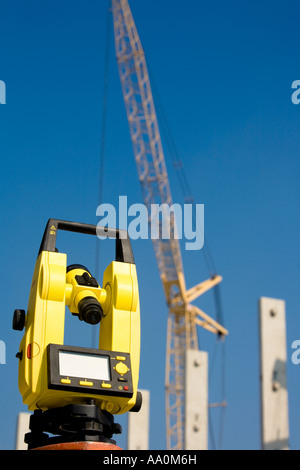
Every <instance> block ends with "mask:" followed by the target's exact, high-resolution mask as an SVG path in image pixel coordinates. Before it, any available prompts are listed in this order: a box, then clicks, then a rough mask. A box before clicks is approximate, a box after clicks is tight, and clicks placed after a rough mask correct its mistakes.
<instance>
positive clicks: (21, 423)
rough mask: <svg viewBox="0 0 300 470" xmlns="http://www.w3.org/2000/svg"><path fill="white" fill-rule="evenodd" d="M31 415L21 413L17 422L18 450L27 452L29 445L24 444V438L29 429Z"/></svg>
mask: <svg viewBox="0 0 300 470" xmlns="http://www.w3.org/2000/svg"><path fill="white" fill-rule="evenodd" d="M30 415H31V413H19V414H18V422H17V439H16V450H27V447H28V446H27V444H25V442H24V436H25V434H26V433H27V432H30V429H29V419H30Z"/></svg>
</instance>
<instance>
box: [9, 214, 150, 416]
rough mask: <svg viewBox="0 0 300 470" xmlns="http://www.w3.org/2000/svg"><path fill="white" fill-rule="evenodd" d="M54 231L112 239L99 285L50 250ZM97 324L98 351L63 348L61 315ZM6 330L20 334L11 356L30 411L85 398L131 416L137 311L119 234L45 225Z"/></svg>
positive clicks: (130, 266)
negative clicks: (27, 284) (22, 298)
mask: <svg viewBox="0 0 300 470" xmlns="http://www.w3.org/2000/svg"><path fill="white" fill-rule="evenodd" d="M58 230H65V231H71V232H77V233H85V234H89V235H98V236H102V237H108V238H115V240H116V257H115V261H112V262H111V263H110V264H109V266H108V267H107V268H106V270H105V272H104V274H103V282H102V287H100V285H99V284H98V282H97V280H96V279H95V278H94V277H93V276H92V275H91V273H90V272H89V270H88V269H87V268H85V267H84V266H82V265H71V266H67V255H66V254H64V253H59V252H58V251H57V249H56V235H57V231H58ZM66 306H68V308H69V310H70V312H71V313H72V314H73V315H76V316H78V317H79V319H80V320H82V321H85V322H87V323H90V324H97V323H100V333H99V348H98V349H95V348H82V347H77V346H76V345H70V346H68V345H64V324H65V310H66V308H65V307H66ZM13 328H14V329H16V330H23V329H24V328H25V332H24V335H23V338H22V340H21V343H20V347H19V352H18V354H17V357H18V358H19V390H20V392H21V395H22V397H23V402H24V403H25V404H26V405H28V409H29V410H30V411H33V410H37V409H38V410H42V411H44V410H49V409H52V408H57V407H62V406H65V405H68V404H74V403H76V404H78V403H87V401H88V400H89V399H92V400H93V403H95V404H96V405H97V406H98V407H99V408H100V409H101V410H105V411H106V412H108V413H111V414H122V413H125V412H127V411H129V410H131V411H133V410H137V409H138V407H139V405H140V403H139V402H140V399H141V397H140V394H139V392H138V391H137V387H138V378H139V361H140V306H139V292H138V281H137V273H136V266H135V263H134V258H133V254H132V249H131V244H130V240H129V237H128V235H127V232H125V231H121V230H118V229H110V228H103V227H99V226H95V225H88V224H81V223H75V222H69V221H62V220H56V219H49V221H48V223H47V226H46V229H45V232H44V236H43V240H42V243H41V247H40V250H39V253H38V257H37V261H36V265H35V269H34V273H33V278H32V284H31V290H30V296H29V302H28V308H27V312H26V313H25V311H24V310H15V312H14V318H13Z"/></svg>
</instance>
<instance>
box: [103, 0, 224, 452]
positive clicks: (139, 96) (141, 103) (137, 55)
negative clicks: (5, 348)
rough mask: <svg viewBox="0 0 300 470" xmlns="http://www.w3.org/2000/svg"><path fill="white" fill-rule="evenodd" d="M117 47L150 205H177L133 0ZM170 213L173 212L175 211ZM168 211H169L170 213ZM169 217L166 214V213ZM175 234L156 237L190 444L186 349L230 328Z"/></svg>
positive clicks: (172, 442) (172, 441)
mask: <svg viewBox="0 0 300 470" xmlns="http://www.w3.org/2000/svg"><path fill="white" fill-rule="evenodd" d="M112 12H113V24H114V38H115V52H116V58H117V63H118V69H119V75H120V81H121V86H122V92H123V98H124V102H125V107H126V113H127V119H128V123H129V129H130V135H131V140H132V145H133V151H134V156H135V160H136V166H137V172H138V177H139V181H140V185H141V189H142V195H143V199H144V203H145V205H146V207H147V208H148V209H149V212H148V213H150V208H151V205H152V204H159V205H160V206H161V207H166V206H167V207H171V206H172V196H171V190H170V184H169V179H168V173H167V168H166V163H165V157H164V152H163V146H162V141H161V136H160V131H159V126H158V120H157V115H156V110H155V106H154V100H153V95H152V90H151V86H150V80H149V73H148V69H147V64H146V59H145V54H144V51H143V48H142V44H141V41H140V37H139V35H138V31H137V28H136V25H135V22H134V19H133V16H132V12H131V9H130V6H129V4H128V0H112ZM169 214H170V212H169ZM165 215H166V214H165ZM163 216H164V215H163ZM169 223H170V237H169V238H168V239H163V238H162V237H160V238H158V239H153V240H152V243H153V248H154V253H155V257H156V262H157V265H158V270H159V273H160V279H161V282H162V285H163V289H164V294H165V298H166V303H167V305H168V320H167V344H166V369H165V398H166V438H167V448H168V449H178V450H181V449H184V422H185V410H184V379H185V352H186V350H187V349H196V350H197V349H198V338H197V325H200V326H201V327H203V328H206V329H207V330H209V331H211V332H213V333H215V334H218V335H221V336H225V335H227V333H228V332H227V330H226V329H225V328H224V327H223V326H222V325H221V324H220V323H218V322H217V321H215V320H214V319H213V318H212V317H210V316H209V315H207V314H206V313H205V312H203V311H202V310H201V309H200V308H198V307H197V306H196V305H194V304H193V303H192V302H193V301H194V300H195V299H196V298H198V297H199V296H201V295H202V294H204V292H207V291H208V290H210V289H212V288H213V287H214V286H216V285H217V284H219V283H220V282H221V281H222V277H221V276H219V275H215V276H213V277H212V278H209V279H207V280H205V281H203V282H200V283H199V284H197V285H196V286H194V287H192V288H190V289H187V288H186V283H185V276H184V270H183V263H182V256H181V250H180V245H179V241H178V239H177V238H176V236H175V230H176V227H175V220H174V217H172V214H171V216H170V219H169Z"/></svg>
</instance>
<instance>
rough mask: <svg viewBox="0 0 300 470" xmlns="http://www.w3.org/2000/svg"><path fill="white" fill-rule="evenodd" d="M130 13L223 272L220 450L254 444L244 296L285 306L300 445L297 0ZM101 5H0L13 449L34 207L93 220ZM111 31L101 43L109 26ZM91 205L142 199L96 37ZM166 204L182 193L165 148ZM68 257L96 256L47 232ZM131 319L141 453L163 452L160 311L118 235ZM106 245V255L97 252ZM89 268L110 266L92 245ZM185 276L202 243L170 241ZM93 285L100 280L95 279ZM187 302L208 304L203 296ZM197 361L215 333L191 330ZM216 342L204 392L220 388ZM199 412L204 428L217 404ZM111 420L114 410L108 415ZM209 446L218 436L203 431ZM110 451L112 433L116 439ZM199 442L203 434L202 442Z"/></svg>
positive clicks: (159, 300)
mask: <svg viewBox="0 0 300 470" xmlns="http://www.w3.org/2000/svg"><path fill="white" fill-rule="evenodd" d="M130 4H131V8H132V11H133V14H134V17H135V21H136V24H137V27H138V30H139V33H140V37H141V40H142V43H143V46H144V49H145V51H146V54H147V60H148V62H149V65H150V68H151V71H152V74H153V76H154V77H155V83H156V86H157V88H158V90H159V95H160V98H161V100H162V101H163V104H164V108H165V111H166V114H167V116H168V121H169V124H170V127H171V128H172V131H173V134H174V136H176V143H177V146H178V148H179V151H180V154H181V158H182V161H183V162H184V167H185V171H186V175H187V177H188V179H189V182H190V186H191V188H192V191H193V194H194V196H195V199H196V201H197V202H198V203H203V204H204V205H205V235H206V236H207V239H208V240H209V244H210V248H211V251H212V254H213V257H214V260H215V263H216V265H217V268H218V272H219V274H221V275H222V276H223V278H224V281H223V283H222V288H221V292H222V301H223V311H224V316H225V322H226V327H227V328H228V329H229V331H230V336H229V337H228V339H227V341H226V383H227V393H226V398H227V401H228V408H227V410H226V420H225V428H224V445H223V448H226V449H230V448H231V449H256V448H259V432H260V425H259V358H258V308H257V303H258V299H259V297H261V296H267V297H276V298H281V299H284V300H285V301H286V313H287V346H288V386H289V405H290V443H291V447H292V448H294V449H299V448H300V432H299V426H298V423H299V421H300V405H299V394H300V381H299V377H300V365H299V366H298V367H297V366H295V365H293V364H292V362H291V360H290V356H291V353H292V350H291V348H290V346H291V343H292V341H294V340H295V339H299V338H300V316H299V313H300V312H299V304H300V289H299V280H300V276H299V275H300V272H299V269H300V268H299V266H300V264H299V261H300V250H299V232H300V224H299V203H300V191H299V176H300V164H299V150H300V133H299V129H300V127H299V123H300V105H298V106H296V105H294V104H293V103H292V101H291V95H292V89H291V84H292V82H293V81H294V80H299V79H300V67H299V65H300V64H299V39H300V38H299V13H300V11H299V10H300V9H299V2H297V1H296V0H286V1H266V0H263V1H258V0H253V1H249V0H246V1H243V2H240V1H238V0H228V1H227V2H223V1H221V0H213V1H211V2H203V1H198V0H191V1H190V2H188V3H187V2H183V1H181V0H176V1H174V0H173V1H171V0H163V1H161V0H151V1H150V0H143V1H142V2H140V1H137V0H132V1H131V2H130ZM106 5H107V2H106V1H99V0H98V1H96V0H88V1H86V0H85V1H83V0H77V1H76V2H74V1H69V0H62V1H60V2H58V1H57V0H55V1H51V2H50V1H49V0H45V1H43V2H39V1H37V0H28V1H27V2H23V1H20V0H16V1H14V2H10V1H8V0H5V1H3V2H2V3H1V10H0V15H1V20H2V21H1V30H0V44H1V46H0V80H3V81H4V82H5V83H6V88H7V97H6V101H7V104H6V105H3V106H1V107H0V136H1V137H0V155H1V164H2V168H1V219H2V227H1V228H2V229H1V231H0V241H1V260H2V299H1V311H2V314H1V316H0V340H2V341H4V342H5V344H6V364H5V365H4V364H2V365H0V383H1V388H0V442H1V448H3V449H12V448H14V446H15V433H16V419H17V414H18V412H19V411H25V410H26V408H25V407H24V406H23V404H22V400H21V396H20V393H19V391H18V387H17V374H18V371H17V367H18V363H17V359H16V358H15V354H16V352H17V350H18V347H19V342H20V340H21V336H22V333H20V332H16V331H13V330H12V328H11V323H12V314H13V311H14V309H15V308H24V309H26V307H27V302H28V295H29V289H30V284H31V277H32V274H33V269H34V264H35V260H36V254H37V250H38V248H39V244H40V241H41V237H42V234H43V230H44V227H45V224H46V221H47V219H48V218H49V217H52V218H58V219H67V220H75V221H79V222H85V223H97V218H96V207H97V202H98V181H99V165H100V161H99V155H100V139H101V115H102V100H103V78H104V55H105V29H106ZM111 41H113V38H112V37H111ZM111 46H112V47H111V60H110V74H109V90H108V116H107V132H106V155H105V163H104V185H103V202H106V203H112V204H116V203H117V201H118V196H119V195H127V196H128V203H129V204H132V203H135V202H142V196H141V191H140V187H139V183H138V178H137V172H136V166H135V161H134V156H133V152H132V147H131V142H130V137H129V131H128V124H127V120H126V114H125V107H124V103H123V98H122V93H121V87H120V83H119V76H118V71H117V66H116V61H115V58H114V49H113V43H111ZM166 161H167V165H168V170H169V177H170V182H171V187H172V194H173V200H174V202H179V203H181V202H182V197H181V193H180V188H179V186H178V183H177V179H176V175H175V174H174V171H173V168H172V165H171V161H170V159H169V158H168V157H167V156H166ZM58 247H59V249H60V251H64V250H66V251H67V253H68V254H69V255H70V256H69V261H70V263H71V262H78V263H82V264H86V265H88V266H89V267H90V269H91V270H93V269H94V266H95V243H94V240H91V239H90V238H86V237H85V238H84V237H83V238H81V237H78V238H76V236H71V235H68V236H62V237H61V245H60V244H59V243H58ZM133 250H134V255H135V259H136V263H137V269H138V275H139V286H140V298H141V318H142V352H141V374H140V387H141V388H146V389H149V390H150V391H151V437H150V448H151V449H163V448H164V447H165V424H164V414H165V410H164V367H165V342H166V320H167V307H166V305H165V301H164V295H163V291H162V286H161V284H160V280H159V276H158V270H157V267H156V263H155V259H154V254H153V251H152V245H151V241H150V240H145V241H141V240H138V241H136V242H134V243H133ZM112 252H113V250H112ZM101 256H102V258H101V260H102V259H103V261H102V265H101V269H102V270H103V269H104V268H105V263H107V262H109V261H110V260H109V259H108V258H109V257H108V255H106V253H105V255H104V253H103V251H101ZM183 260H184V267H185V274H186V278H187V284H188V287H191V286H193V285H194V284H196V283H198V282H200V281H202V280H204V279H205V278H207V277H208V275H209V273H208V272H207V270H206V266H205V264H204V259H203V254H202V253H201V252H198V253H192V252H189V253H187V252H183ZM99 281H100V283H101V279H99ZM198 305H199V306H201V307H202V308H203V309H204V310H206V311H207V312H208V313H209V314H212V315H213V314H214V305H213V302H212V298H211V297H210V294H207V296H206V297H203V299H200V300H199V302H198ZM66 324H67V331H66V340H65V342H66V344H67V343H70V341H76V343H77V344H78V345H85V346H90V345H91V341H92V332H91V329H90V328H86V327H84V326H82V324H81V323H80V324H79V322H77V320H76V319H74V318H73V317H72V316H71V315H69V316H68V318H67V320H66ZM199 336H200V343H201V347H203V349H205V350H208V352H209V355H210V356H209V357H210V363H211V362H212V356H213V351H214V347H215V338H214V337H212V335H211V334H210V333H207V332H204V331H200V332H199ZM220 363H221V355H220V352H218V356H217V359H216V363H215V367H214V378H213V379H212V385H211V388H210V400H211V401H212V402H215V401H218V400H219V398H220V373H219V372H220ZM215 413H216V416H214V415H212V418H213V420H214V433H215V435H216V436H217V435H218V423H219V421H218V413H219V411H216V412H215ZM120 422H122V423H123V424H124V426H125V428H126V420H124V419H123V418H122V420H121V421H120ZM216 441H217V437H216ZM118 443H119V444H120V445H121V446H123V447H124V446H125V433H124V435H123V436H122V437H121V438H120V439H118ZM210 445H211V446H212V441H211V440H210Z"/></svg>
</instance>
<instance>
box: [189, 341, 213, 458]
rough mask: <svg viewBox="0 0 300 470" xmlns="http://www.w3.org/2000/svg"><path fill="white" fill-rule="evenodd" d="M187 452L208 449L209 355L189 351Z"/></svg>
mask: <svg viewBox="0 0 300 470" xmlns="http://www.w3.org/2000/svg"><path fill="white" fill-rule="evenodd" d="M184 433H185V439H184V440H185V450H207V449H208V354H207V352H204V351H197V350H187V351H186V363H185V430H184Z"/></svg>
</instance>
